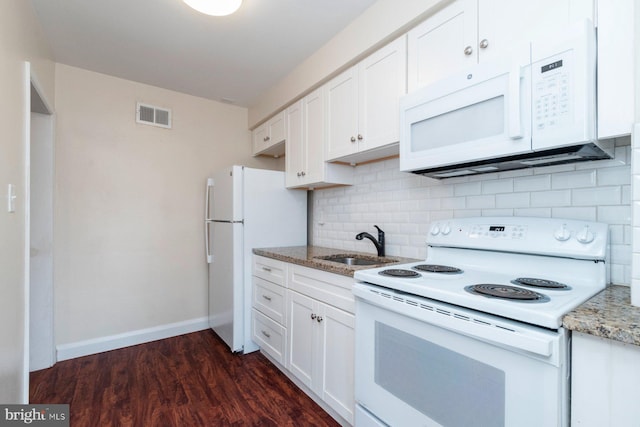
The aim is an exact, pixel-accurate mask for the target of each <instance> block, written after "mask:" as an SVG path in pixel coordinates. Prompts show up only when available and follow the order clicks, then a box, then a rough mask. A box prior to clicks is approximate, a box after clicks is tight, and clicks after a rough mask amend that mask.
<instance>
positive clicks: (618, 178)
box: [598, 166, 631, 185]
mask: <svg viewBox="0 0 640 427" xmlns="http://www.w3.org/2000/svg"><path fill="white" fill-rule="evenodd" d="M630 183H631V166H620V167H617V168H606V169H598V185H623V184H630Z"/></svg>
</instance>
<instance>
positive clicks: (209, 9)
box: [182, 0, 242, 16]
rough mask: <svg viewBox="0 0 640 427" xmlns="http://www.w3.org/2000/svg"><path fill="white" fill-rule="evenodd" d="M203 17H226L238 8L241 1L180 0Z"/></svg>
mask: <svg viewBox="0 0 640 427" xmlns="http://www.w3.org/2000/svg"><path fill="white" fill-rule="evenodd" d="M182 1H184V2H185V3H186V4H187V5H189V6H190V7H192V8H193V9H195V10H197V11H198V12H200V13H204V14H205V15H212V16H226V15H231V14H232V13H233V12H235V11H236V10H238V9H239V8H240V5H241V4H242V0H182Z"/></svg>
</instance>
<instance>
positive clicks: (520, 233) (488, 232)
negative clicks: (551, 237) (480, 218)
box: [469, 224, 527, 239]
mask: <svg viewBox="0 0 640 427" xmlns="http://www.w3.org/2000/svg"><path fill="white" fill-rule="evenodd" d="M526 235H527V226H525V225H491V224H477V225H474V226H472V227H471V230H470V231H469V237H470V238H491V239H496V238H499V239H524V238H526Z"/></svg>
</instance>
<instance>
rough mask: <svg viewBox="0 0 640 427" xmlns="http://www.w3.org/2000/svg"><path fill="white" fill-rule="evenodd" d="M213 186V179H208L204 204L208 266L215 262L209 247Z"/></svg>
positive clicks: (205, 244) (205, 245)
mask: <svg viewBox="0 0 640 427" xmlns="http://www.w3.org/2000/svg"><path fill="white" fill-rule="evenodd" d="M213 185H214V181H213V178H208V179H207V191H206V193H205V203H204V247H205V255H206V256H207V264H211V263H212V262H213V255H212V253H211V248H210V247H209V234H210V233H211V216H210V215H211V211H210V209H209V203H210V200H211V188H213Z"/></svg>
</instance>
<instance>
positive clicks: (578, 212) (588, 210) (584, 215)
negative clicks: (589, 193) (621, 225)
mask: <svg viewBox="0 0 640 427" xmlns="http://www.w3.org/2000/svg"><path fill="white" fill-rule="evenodd" d="M551 216H552V217H553V218H569V219H579V220H582V221H596V220H597V212H596V208H595V207H571V206H569V207H563V208H552V209H551Z"/></svg>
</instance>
